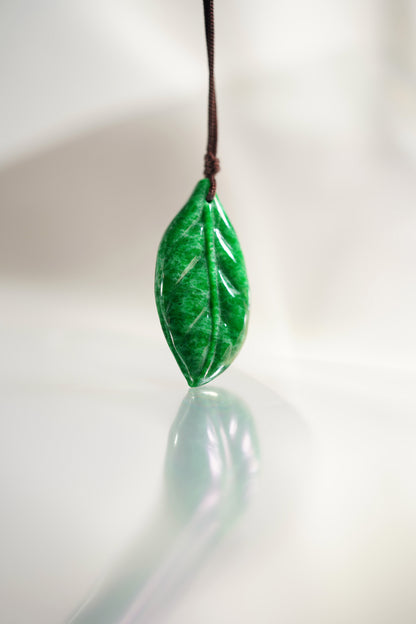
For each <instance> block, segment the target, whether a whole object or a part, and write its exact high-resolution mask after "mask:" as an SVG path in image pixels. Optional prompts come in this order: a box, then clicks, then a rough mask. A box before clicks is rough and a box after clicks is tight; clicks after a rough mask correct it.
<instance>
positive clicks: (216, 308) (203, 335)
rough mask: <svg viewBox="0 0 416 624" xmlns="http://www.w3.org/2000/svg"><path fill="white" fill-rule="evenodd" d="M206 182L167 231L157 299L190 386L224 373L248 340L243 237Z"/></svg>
mask: <svg viewBox="0 0 416 624" xmlns="http://www.w3.org/2000/svg"><path fill="white" fill-rule="evenodd" d="M209 188H210V181H209V180H208V179H207V178H204V179H203V180H200V181H199V182H198V184H197V185H196V187H195V190H194V192H193V193H192V195H191V197H190V199H189V200H188V202H187V203H186V205H185V206H184V207H183V208H182V210H181V211H180V212H179V213H178V214H177V215H176V217H175V218H174V219H173V221H172V222H171V224H170V225H169V227H168V228H167V230H166V232H165V234H164V236H163V238H162V241H161V243H160V246H159V251H158V254H157V260H156V275H155V297H156V306H157V310H158V313H159V318H160V323H161V325H162V329H163V332H164V334H165V338H166V340H167V342H168V345H169V347H170V349H171V351H172V353H173V355H174V356H175V359H176V361H177V363H178V365H179V368H180V369H181V371H182V373H183V374H184V376H185V378H186V381H187V382H188V384H189V386H191V387H195V386H202V385H203V384H206V383H208V382H209V381H211V380H212V379H214V378H215V377H217V376H218V375H219V374H220V373H222V372H223V371H224V370H225V369H226V368H227V367H228V366H229V365H230V364H231V362H232V361H233V360H234V358H235V357H236V355H237V354H238V352H239V350H240V348H241V346H242V344H243V342H244V338H245V336H246V332H247V321H248V308H249V296H248V280H247V274H246V268H245V263H244V258H243V254H242V251H241V248H240V243H239V242H238V238H237V235H236V233H235V231H234V228H233V226H232V225H231V223H230V221H229V219H228V217H227V215H226V214H225V212H224V209H223V207H222V206H221V203H220V201H219V199H218V197H217V195H216V196H215V197H214V199H213V200H212V201H211V202H208V201H207V200H206V197H207V194H208V191H209Z"/></svg>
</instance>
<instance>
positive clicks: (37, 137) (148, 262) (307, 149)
mask: <svg viewBox="0 0 416 624" xmlns="http://www.w3.org/2000/svg"><path fill="white" fill-rule="evenodd" d="M1 12H2V19H1V20H0V29H1V31H0V39H1V42H2V44H1V45H2V53H1V61H0V63H1V75H2V84H3V88H2V91H3V95H2V100H1V104H0V105H1V114H0V123H1V126H0V136H1V137H2V140H1V142H0V160H1V162H2V168H1V173H0V201H1V219H2V227H1V231H0V266H1V276H2V281H3V283H4V289H6V291H5V292H6V295H7V300H8V301H9V302H11V298H10V295H11V294H12V292H10V290H12V291H13V293H14V294H13V297H15V296H19V297H20V296H21V297H23V298H25V297H26V295H28V300H27V301H25V305H30V304H31V301H32V297H33V295H35V296H37V294H39V292H40V291H39V289H38V288H37V287H36V286H34V288H30V293H29V291H28V290H27V282H28V281H29V282H30V283H31V284H32V285H35V284H39V282H41V283H42V289H45V291H46V290H47V291H48V292H49V293H50V294H51V296H52V297H53V298H55V297H58V298H59V297H60V296H61V294H62V291H63V294H65V293H68V292H70V291H71V301H72V302H73V303H74V305H75V303H76V301H78V300H79V301H80V302H81V305H82V301H84V299H83V297H84V296H85V294H86V292H85V291H87V292H88V297H89V298H90V300H94V298H95V299H96V301H97V308H98V310H103V309H105V310H108V309H109V305H110V304H111V305H112V306H113V308H114V307H116V308H119V313H120V314H119V317H118V321H117V322H120V323H125V322H127V316H129V319H130V321H131V323H132V325H131V326H130V329H132V330H134V331H136V332H137V331H140V327H139V325H140V326H141V329H143V326H144V323H146V333H147V335H148V334H149V331H150V332H151V333H153V334H154V336H155V338H156V339H159V338H161V336H160V330H159V326H158V322H157V320H156V319H155V313H154V304H153V294H152V279H153V265H154V257H155V253H156V249H157V245H158V242H159V238H160V236H161V234H162V232H163V230H164V228H165V227H166V225H167V224H168V222H169V221H170V219H171V218H172V216H173V215H174V214H175V213H176V211H177V210H178V209H179V208H180V207H181V206H182V205H183V203H184V201H185V200H186V199H187V197H188V195H189V194H190V192H191V190H192V188H193V186H194V184H195V182H196V181H197V179H198V178H199V177H200V175H201V167H202V165H201V163H202V156H203V152H204V144H205V139H206V130H205V126H206V89H207V85H206V78H207V76H206V60H205V48H204V41H203V24H202V15H201V7H200V6H199V4H198V3H197V2H191V1H190V0H180V1H178V2H174V3H173V2H170V3H165V4H159V3H154V2H140V3H139V2H134V1H132V0H130V1H127V0H122V1H118V2H115V1H112V0H104V1H101V2H97V1H92V0H87V1H85V0H83V1H82V2H81V1H74V2H71V3H67V2H48V1H46V0H43V1H41V0H38V1H37V2H32V3H28V2H24V1H22V0H21V1H17V2H16V1H13V2H5V3H3V4H2V8H1ZM217 24H218V26H217V68H218V93H219V95H218V98H219V123H220V148H219V152H220V156H221V161H222V172H221V174H220V176H219V181H218V184H219V194H220V197H221V199H222V202H223V204H224V206H225V208H226V210H227V211H228V213H229V214H230V217H231V219H232V220H233V222H234V225H235V227H236V229H237V231H238V232H239V236H240V238H241V241H242V244H243V248H244V250H245V255H246V260H247V264H248V270H249V277H250V281H251V291H252V318H251V328H250V334H249V339H248V341H247V346H246V351H245V352H243V355H242V356H241V359H240V362H241V365H242V366H243V367H245V368H247V369H253V368H258V369H259V371H260V372H261V373H262V374H266V375H270V373H273V363H272V358H273V356H274V355H279V356H280V357H281V356H288V355H289V356H293V355H295V356H297V357H299V356H300V357H304V356H305V357H312V358H315V359H316V358H319V359H325V360H330V361H341V362H353V363H361V364H373V365H382V366H387V367H395V368H397V367H398V368H402V369H414V367H415V361H416V327H415V325H416V324H415V322H414V319H415V316H416V295H415V277H414V268H415V263H416V245H415V236H416V224H415V220H416V210H415V205H416V177H415V169H414V167H415V153H416V147H415V145H416V138H415V136H416V135H415V132H416V131H415V124H416V121H415V119H416V112H415V110H416V96H415V87H414V84H415V63H416V61H415V47H416V44H415V39H416V37H415V29H416V18H415V5H414V3H413V2H411V1H409V2H406V1H401V2H393V1H392V2H390V3H379V2H376V1H367V2H364V3H363V2H354V1H352V0H338V1H337V2H333V1H330V0H315V1H314V2H309V1H306V0H303V1H302V0H297V1H296V2H274V1H271V0H269V1H267V0H262V2H260V3H256V4H253V3H250V2H236V1H229V2H225V3H218V7H217ZM82 290H84V294H82V292H81V291H82ZM17 291H19V295H18V293H17ZM78 294H79V298H78ZM102 297H105V298H106V303H105V304H103V301H102ZM19 301H20V299H19ZM20 303H21V302H20ZM20 303H19V305H18V307H20ZM5 305H6V304H5ZM10 305H11V304H10ZM48 305H51V303H50V302H49V303H48ZM58 305H59V303H58ZM90 305H92V301H90ZM12 308H13V306H12ZM64 308H66V309H67V303H65V305H64ZM11 314H12V316H14V314H15V311H14V309H13V310H12V311H11ZM74 314H75V311H74ZM102 314H105V312H103V311H102V312H101V315H102ZM108 322H113V321H110V319H109V321H108ZM266 353H267V355H266ZM253 356H255V357H254V358H253Z"/></svg>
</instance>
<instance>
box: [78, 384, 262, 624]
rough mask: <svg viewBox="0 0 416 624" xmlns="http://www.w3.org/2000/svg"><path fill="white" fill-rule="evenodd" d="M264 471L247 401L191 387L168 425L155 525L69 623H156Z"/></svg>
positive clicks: (211, 390)
mask: <svg viewBox="0 0 416 624" xmlns="http://www.w3.org/2000/svg"><path fill="white" fill-rule="evenodd" d="M258 470H259V446H258V441H257V434H256V431H255V427H254V423H253V419H252V416H251V414H250V411H249V410H248V408H247V406H246V405H245V404H244V403H243V402H242V401H241V400H240V399H239V398H237V397H236V396H234V395H232V394H231V393H229V392H227V391H225V390H221V389H217V388H215V389H209V390H206V389H193V390H190V391H189V392H188V394H187V395H186V397H185V399H184V400H183V402H182V405H181V407H180V409H179V411H178V414H177V416H176V418H175V421H174V422H173V424H172V426H171V429H170V433H169V439H168V446H167V450H166V457H165V483H164V490H165V491H164V495H163V497H162V504H161V506H160V509H159V511H158V513H157V515H156V517H155V518H154V519H153V521H152V523H151V527H150V530H149V531H148V532H147V533H146V534H145V535H141V536H140V537H139V538H138V541H137V542H136V543H135V544H133V545H132V546H131V547H130V549H129V553H128V554H127V555H126V556H125V557H124V558H123V560H122V561H121V563H120V564H119V565H118V567H117V569H116V570H115V571H114V572H113V574H112V575H111V576H110V577H109V578H107V579H106V580H105V581H104V582H103V583H101V584H100V586H99V587H98V588H97V590H96V591H95V592H93V594H92V596H91V597H89V598H88V600H87V601H86V602H85V603H84V604H83V605H82V606H81V607H80V608H79V609H78V610H77V612H76V613H75V614H74V615H73V616H72V617H71V618H70V620H69V621H68V624H69V623H70V624H110V623H111V624H115V623H116V622H117V623H121V622H123V623H124V624H127V623H133V622H135V623H137V622H154V621H155V616H156V615H157V614H158V613H160V611H161V610H162V609H163V607H164V606H166V604H168V603H169V601H170V600H172V599H173V598H174V596H175V594H176V593H177V591H178V589H179V588H181V587H182V586H183V584H184V582H186V580H187V579H188V577H190V576H191V575H192V574H193V573H194V572H195V570H196V569H197V567H198V566H199V564H200V563H201V562H202V561H203V559H204V556H205V555H206V554H207V553H208V551H209V550H210V548H211V547H212V546H213V544H214V543H215V542H216V541H217V540H218V538H219V537H221V535H223V534H224V532H225V531H226V530H227V529H228V528H229V526H230V525H231V524H232V522H233V521H234V520H235V519H236V518H237V517H238V516H239V514H240V513H241V512H242V510H243V509H244V507H245V506H246V504H247V502H248V500H249V496H250V492H251V489H252V485H253V482H254V481H255V477H256V474H257V473H258Z"/></svg>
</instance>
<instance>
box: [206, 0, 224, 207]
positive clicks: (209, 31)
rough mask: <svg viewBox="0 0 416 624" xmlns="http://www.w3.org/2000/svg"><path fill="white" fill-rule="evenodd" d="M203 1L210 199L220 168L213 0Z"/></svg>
mask: <svg viewBox="0 0 416 624" xmlns="http://www.w3.org/2000/svg"><path fill="white" fill-rule="evenodd" d="M203 1H204V18H205V38H206V42H207V52H208V69H209V92H208V143H207V152H206V154H205V159H204V163H205V167H204V176H205V177H206V178H208V179H209V181H210V183H211V186H210V189H209V191H208V195H207V201H209V202H210V201H212V200H213V199H214V197H215V191H216V188H217V182H216V180H215V175H216V174H217V173H218V171H219V170H220V161H219V160H218V158H217V135H218V122H217V100H216V96H215V76H214V0H203Z"/></svg>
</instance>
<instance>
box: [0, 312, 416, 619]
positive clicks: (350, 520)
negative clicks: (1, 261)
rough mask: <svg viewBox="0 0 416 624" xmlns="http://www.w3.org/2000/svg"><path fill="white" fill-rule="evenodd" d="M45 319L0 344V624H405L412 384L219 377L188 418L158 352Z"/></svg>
mask: <svg viewBox="0 0 416 624" xmlns="http://www.w3.org/2000/svg"><path fill="white" fill-rule="evenodd" d="M55 312H56V309H55ZM62 314H64V310H62ZM52 325H53V327H52V328H50V329H47V328H43V329H42V330H40V329H39V328H38V329H36V331H34V330H33V328H32V329H31V328H30V323H27V324H26V329H25V330H24V329H22V327H19V328H17V327H16V326H13V324H12V323H11V322H9V324H8V326H7V327H2V331H1V343H2V358H1V364H2V374H1V380H2V392H1V435H0V441H1V442H0V444H1V452H0V458H1V459H0V461H1V470H0V475H1V484H0V487H1V492H2V531H1V535H0V548H1V552H2V566H1V583H0V586H1V593H2V597H1V600H0V604H1V607H0V619H1V621H2V622H13V623H15V624H20V623H21V624H26V623H27V622H29V621H30V622H35V623H38V622H39V623H42V624H49V623H50V624H54V623H57V622H66V621H68V619H69V618H70V617H73V619H72V620H71V621H72V622H74V623H75V622H76V623H77V624H81V623H82V624H84V623H85V624H87V623H89V624H92V623H94V624H95V623H97V624H98V623H100V624H105V623H106V622H161V623H162V622H163V623H164V622H166V623H172V624H173V623H176V622H178V623H179V622H182V623H183V622H189V623H193V622H202V623H203V622H221V623H222V622H224V624H225V623H227V624H228V623H231V622H236V623H237V622H239V623H240V622H241V623H247V624H248V623H249V622H250V623H251V622H253V621H258V622H267V623H268V622H270V623H272V622H278V621H281V622H285V623H288V624H292V623H293V624H295V623H296V624H303V623H305V624H306V623H310V622H317V623H318V622H319V623H320V624H322V623H326V622H328V624H329V623H333V622H351V621H355V622H362V623H363V624H364V623H365V624H369V623H371V624H372V623H374V624H378V623H379V622H396V621H400V622H401V623H403V624H404V623H405V622H406V624H407V623H409V624H410V623H411V622H412V621H414V617H415V616H416V605H415V597H414V591H413V590H414V583H413V579H414V577H415V574H416V566H415V561H416V540H415V522H416V486H415V479H414V476H415V474H416V459H415V453H414V448H415V443H416V425H415V407H416V406H415V401H414V398H413V392H414V383H415V380H414V378H412V377H411V376H410V375H407V376H406V375H405V374H400V373H398V372H397V371H389V370H375V369H364V368H362V369H360V368H357V367H355V368H354V367H347V366H344V367H342V366H334V365H328V364H324V363H319V362H300V361H298V362H290V361H286V362H280V368H279V369H277V368H275V371H276V383H275V386H274V388H273V390H272V389H269V388H267V387H265V386H263V385H262V384H261V383H259V382H257V381H255V380H254V379H251V378H250V377H248V376H247V375H245V374H243V373H241V372H239V371H238V370H236V368H235V367H234V368H233V369H232V370H230V371H229V372H228V373H225V374H224V375H223V376H222V377H221V378H220V379H218V380H217V382H216V383H214V384H210V386H209V387H206V388H205V389H204V391H208V392H211V393H215V391H216V389H217V388H223V389H225V390H226V391H228V392H231V393H232V394H233V395H235V397H237V398H236V399H235V401H234V402H233V401H231V407H230V405H229V404H228V407H227V408H226V409H225V410H224V409H223V411H222V412H221V409H220V411H218V409H219V408H218V404H216V399H215V397H213V396H212V395H211V400H212V401H213V402H212V403H210V404H208V407H207V405H205V406H204V405H203V406H202V407H201V406H200V408H199V409H197V410H196V412H194V413H193V414H192V415H193V416H194V417H195V418H194V420H193V419H192V418H190V414H188V415H187V416H186V414H185V417H184V415H183V413H182V416H179V417H178V410H179V408H180V405H181V402H182V400H183V399H184V397H185V395H186V387H185V385H184V383H183V380H182V378H181V376H180V375H179V374H178V372H177V370H176V367H175V365H174V363H173V362H172V361H171V360H172V358H171V356H170V354H169V352H168V350H167V347H166V348H164V347H163V346H161V345H160V344H159V345H158V344H157V343H155V344H150V343H149V342H146V341H145V340H144V339H143V338H140V337H134V336H132V335H128V334H126V333H122V332H115V331H113V332H110V331H107V332H106V331H98V330H95V331H94V330H92V329H91V328H90V329H87V328H84V330H81V328H78V329H77V330H74V329H70V328H68V327H65V325H64V323H63V322H62V325H61V327H60V328H59V327H58V325H59V324H58V323H57V322H56V320H55V321H54V322H53V323H52ZM275 364H277V362H276V363H275ZM240 401H243V402H244V403H245V404H246V406H247V407H246V408H240V407H238V405H239V402H240ZM227 410H228V411H227ZM230 410H231V412H232V413H234V416H233V417H232V418H231V419H230V417H229V414H230ZM247 410H248V412H247ZM185 412H186V410H185ZM227 414H228V416H227ZM233 418H234V424H232V422H233ZM175 419H176V423H175ZM227 419H228V420H227ZM241 419H242V420H241ZM184 420H185V425H184V424H183V421H184ZM181 423H182V424H181ZM238 423H240V425H239V426H240V431H241V429H242V430H243V432H244V431H246V432H248V434H247V436H246V441H245V442H244V441H243V442H241V440H242V439H243V438H244V435H243V436H242V438H241V437H240V438H237V439H240V442H241V443H239V444H237V446H235V443H234V446H233V443H231V442H230V439H232V435H234V439H235V436H236V435H238V434H236V431H237V430H238V427H237V425H238ZM241 423H243V424H241ZM247 423H249V428H248V429H247ZM171 428H172V433H171V437H170V441H169V442H168V433H169V430H170V429H171ZM178 432H179V444H182V447H181V451H180V453H179V454H176V455H175V452H174V449H175V439H176V443H178V439H177V435H176V434H178ZM181 436H182V437H181ZM230 436H231V437H230ZM256 439H257V440H258V449H259V451H258V453H257V450H256V448H257V442H256V441H255V440H256ZM181 440H182V442H181ZM253 440H254V442H253ZM230 444H231V446H230ZM233 448H234V449H236V451H235V452H236V453H237V454H235V453H234V451H232V452H233V453H234V455H230V454H229V453H230V452H231V451H230V449H233ZM227 449H228V450H227ZM244 449H246V451H245V452H244ZM250 449H251V450H250ZM253 449H254V450H253ZM172 453H173V455H172ZM193 453H194V454H193ZM224 453H225V454H224ZM169 457H170V459H169ZM204 457H205V458H208V464H207V463H206V462H207V459H205V463H204V460H203V458H204ZM221 457H222V458H223V459H222V460H221V459H220V458H221ZM227 457H228V459H227ZM230 458H232V459H230ZM166 461H167V464H166V468H167V472H164V466H165V462H166ZM175 462H176V463H175ZM178 462H179V463H178ZM207 466H210V468H209V469H208V468H207ZM247 467H248V468H247ZM250 467H251V468H250ZM172 496H173V498H172ZM178 505H179V507H178ZM107 577H108V578H107ZM97 583H99V584H100V583H104V584H103V585H101V586H100V585H99V586H98V590H97ZM94 588H95V589H94ZM97 591H98V594H97V593H96V592H97ZM85 601H87V603H88V601H90V602H89V606H88V607H87V606H85ZM83 605H84V606H83ZM80 608H81V611H78V609H80ZM97 613H98V614H100V615H99V616H97ZM103 614H105V617H104V615H103ZM113 615H114V617H113ZM110 616H111V617H110Z"/></svg>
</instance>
